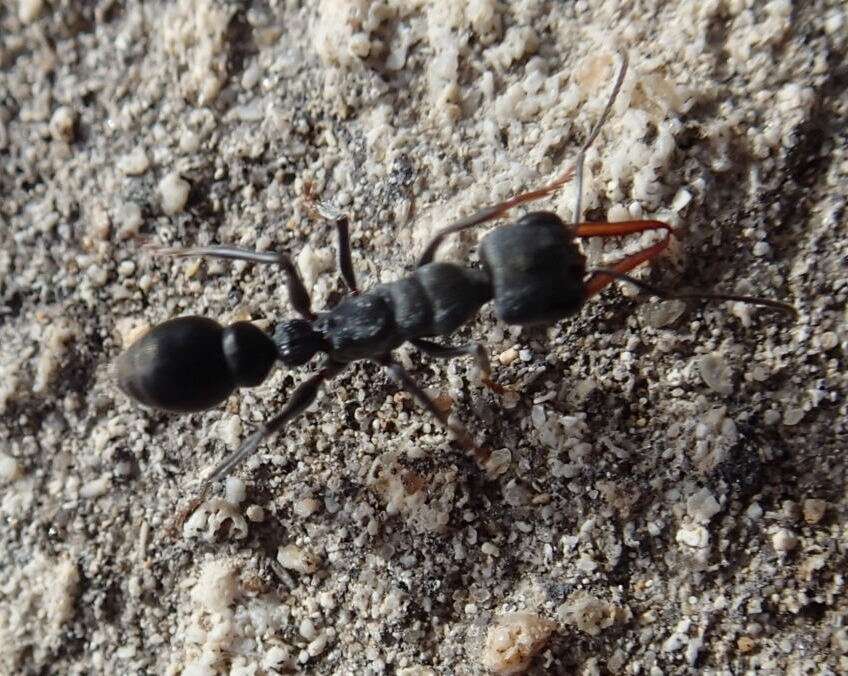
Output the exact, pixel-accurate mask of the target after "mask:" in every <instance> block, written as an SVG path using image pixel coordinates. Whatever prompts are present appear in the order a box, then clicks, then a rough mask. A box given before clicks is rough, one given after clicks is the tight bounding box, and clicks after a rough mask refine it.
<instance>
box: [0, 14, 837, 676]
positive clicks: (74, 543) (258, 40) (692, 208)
mask: <svg viewBox="0 0 848 676" xmlns="http://www.w3.org/2000/svg"><path fill="white" fill-rule="evenodd" d="M303 5H304V6H301V3H299V2H294V1H291V2H277V1H275V0H268V1H267V2H261V1H259V2H254V3H239V2H224V1H223V0H194V1H188V0H178V1H176V2H171V3H160V2H145V3H143V4H142V3H139V2H128V3H117V2H112V1H111V0H102V1H101V2H96V3H78V2H73V1H71V0H52V1H49V2H48V1H47V0H5V1H4V2H2V3H0V523H1V524H2V527H0V571H2V572H0V672H2V673H10V674H11V673H32V674H35V673H38V674H48V673H49V674H53V673H57V674H58V673H61V674H75V673H78V674H92V673H110V674H115V673H121V674H125V673H126V674H129V673H184V674H207V673H231V674H271V673H291V672H309V673H321V674H326V673H339V674H341V673H357V674H360V673H397V674H404V675H406V676H414V675H419V676H423V675H425V674H435V673H439V674H476V673H485V672H486V670H487V669H490V668H495V669H500V672H501V673H509V672H510V669H515V670H520V669H523V668H525V666H526V665H527V664H528V663H529V664H530V665H531V666H530V668H531V670H532V671H533V672H534V673H578V672H579V673H586V674H596V673H628V674H630V673H632V674H636V673H650V674H662V673H690V672H693V671H696V670H707V671H712V672H722V673H741V672H744V671H747V670H765V671H767V672H772V673H774V672H788V673H797V674H800V673H837V672H842V673H845V672H846V671H848V628H846V626H845V625H846V618H848V606H846V602H845V596H844V576H845V571H846V548H848V529H846V506H848V505H846V494H845V487H846V457H845V450H846V448H845V447H846V403H845V402H846V400H845V396H846V369H845V351H846V340H847V339H848V336H846V328H845V326H846V324H845V320H846V314H845V305H846V304H845V301H846V295H848V284H846V274H845V273H846V261H848V243H847V242H848V240H846V225H845V213H846V212H845V206H846V204H845V202H846V197H845V195H846V185H848V128H846V122H845V121H846V119H847V116H848V96H846V94H845V90H846V85H848V75H847V74H846V73H848V71H846V66H845V53H846V36H848V16H846V9H845V5H844V3H842V2H840V1H839V0H832V1H830V2H827V1H820V0H811V1H810V2H800V3H790V2H788V1H783V0H775V1H773V2H768V3H765V2H750V1H749V2H745V1H744V0H726V1H720V0H712V1H709V2H694V1H693V2H682V3H677V2H669V3H662V2H656V1H654V0H643V1H642V2H633V3H619V2H585V1H581V2H577V3H571V2H569V3H557V2H542V1H540V0H523V1H520V2H514V3H500V4H497V5H496V4H495V3H494V2H491V1H490V0H473V1H470V2H468V3H453V2H436V1H432V2H427V1H426V0H391V1H388V2H373V3H372V2H367V1H366V0H348V1H344V0H324V1H323V2H321V3H303ZM619 50H626V51H627V52H628V54H629V55H630V59H631V67H630V70H629V72H628V75H627V79H626V80H625V83H624V86H623V88H622V91H621V95H620V96H619V99H618V101H617V103H616V106H615V108H614V110H613V116H612V118H611V120H610V122H609V123H608V124H607V126H606V127H605V129H604V130H603V132H602V134H601V136H600V138H599V139H598V141H597V143H596V145H595V146H594V148H593V149H592V151H591V152H590V156H589V161H588V164H587V177H586V186H585V205H586V208H587V215H588V217H589V218H590V219H591V220H606V219H607V218H608V219H610V220H621V219H626V218H633V217H645V218H660V219H664V220H666V221H668V222H670V223H672V224H673V225H676V226H679V227H680V228H681V230H682V232H683V236H682V237H681V240H680V242H679V246H676V248H675V250H674V251H672V252H670V254H669V255H667V256H664V257H662V258H661V259H660V260H658V261H657V262H656V264H655V265H653V266H652V268H651V269H648V270H645V271H644V272H643V273H642V274H644V275H645V278H646V279H650V280H651V281H652V282H653V283H655V284H660V285H663V286H665V287H667V288H678V289H680V288H688V289H713V290H724V291H736V292H737V293H748V294H756V295H761V296H764V297H768V298H776V299H782V300H785V301H787V302H790V303H792V304H794V305H795V307H797V309H798V312H799V316H798V318H797V320H795V319H793V318H791V317H788V316H783V315H780V314H775V313H773V312H770V311H767V310H762V309H759V308H751V307H749V306H744V305H740V304H734V303H714V302H713V303H708V302H695V303H689V304H686V305H684V304H682V303H679V302H668V301H666V302H658V301H657V300H656V299H653V300H652V299H650V298H647V297H645V296H637V295H636V294H634V292H633V290H632V289H630V288H624V287H622V286H621V285H615V286H614V287H612V288H610V289H609V290H608V291H605V292H604V293H603V294H602V296H601V297H600V298H599V299H597V301H596V302H592V303H590V304H588V305H587V306H586V308H585V309H584V310H583V312H582V313H581V314H580V315H579V316H577V317H575V318H574V319H572V320H569V321H564V322H561V323H560V324H559V325H557V326H555V327H553V328H551V329H549V330H547V331H545V330H532V331H528V330H525V331H520V330H515V329H511V328H509V327H505V326H503V325H501V324H498V323H497V322H496V321H495V319H494V316H493V314H492V312H491V309H489V308H485V309H484V310H483V312H482V313H481V316H480V318H479V319H478V320H476V321H474V322H472V323H471V324H470V325H469V326H468V327H466V328H465V329H463V330H462V331H461V332H459V336H457V337H455V338H454V340H455V341H459V340H468V339H470V338H474V339H479V340H481V341H483V342H484V343H485V344H486V345H487V347H488V349H489V351H490V353H491V354H492V355H493V363H494V366H495V368H494V377H495V379H496V380H497V381H498V382H500V383H501V384H503V385H506V386H508V387H509V388H510V391H509V392H508V393H507V394H505V395H503V396H498V395H496V394H494V393H492V392H490V391H489V390H487V389H485V388H484V387H482V386H481V384H480V383H479V379H478V377H477V374H476V373H475V371H474V368H473V366H472V364H471V363H470V362H469V360H467V359H459V360H455V361H453V362H450V363H445V362H435V361H433V360H431V359H429V358H427V357H423V356H421V355H419V354H417V353H416V352H415V351H414V350H412V349H408V350H407V349H403V350H401V351H400V354H399V358H400V359H401V360H402V361H403V363H405V364H406V365H407V366H408V367H409V368H410V370H411V371H412V372H413V373H414V375H415V377H416V378H417V379H418V380H419V381H420V382H421V383H422V384H423V385H424V386H426V387H427V388H428V390H429V391H430V392H431V393H432V394H433V395H434V396H436V397H437V398H438V399H439V401H440V402H441V403H442V404H443V405H446V406H450V407H451V412H452V414H453V415H455V416H456V419H457V420H461V421H463V422H464V423H465V424H466V425H467V427H468V428H469V429H470V430H471V431H472V433H473V434H474V435H475V438H476V439H477V441H478V443H480V444H481V445H485V446H486V447H487V448H489V449H491V450H492V451H493V454H492V458H491V459H490V461H489V462H488V463H487V464H486V465H485V466H480V464H478V462H476V461H475V460H474V459H473V458H470V457H469V456H468V455H467V454H466V453H465V452H464V451H463V450H462V449H461V448H459V447H458V446H457V445H456V444H455V443H454V442H452V440H451V438H450V436H449V434H447V433H446V432H445V431H444V430H442V429H441V428H440V427H439V426H438V425H437V424H435V423H434V421H433V420H432V419H430V418H429V417H428V416H427V415H426V414H424V413H422V412H421V411H420V410H419V409H418V407H417V406H416V405H415V404H414V402H412V401H411V400H410V398H409V397H408V396H406V395H404V394H401V393H398V391H397V389H396V387H395V386H394V385H393V384H392V383H391V382H390V381H389V380H388V379H387V377H386V376H385V374H383V373H381V372H380V371H379V369H378V368H377V367H375V366H371V365H357V366H356V367H355V368H352V369H350V370H349V371H347V372H346V373H345V374H344V375H342V376H340V377H339V378H338V379H337V380H336V381H335V382H334V384H333V385H332V387H330V388H328V389H327V391H326V392H325V393H324V394H323V395H322V397H321V398H320V400H319V402H318V403H317V404H316V405H315V406H313V408H312V409H311V410H310V411H309V412H308V413H307V414H305V415H304V416H303V417H302V418H301V419H300V420H298V421H297V423H296V424H294V425H292V426H291V427H290V428H289V429H288V430H286V431H285V433H284V434H280V435H279V436H278V437H276V438H275V439H274V440H273V441H271V442H269V443H267V444H265V445H264V446H263V447H262V451H261V453H260V454H259V455H258V456H256V457H255V458H253V459H252V460H251V461H250V462H249V463H247V465H246V466H245V467H243V468H242V469H241V470H240V471H239V472H238V473H237V478H233V479H230V480H228V481H227V482H226V485H225V486H221V487H220V488H219V489H218V491H217V492H216V495H215V496H214V497H213V498H211V499H210V500H209V501H207V502H206V503H205V504H204V505H202V506H201V508H200V509H199V510H198V512H196V513H195V515H194V516H192V517H191V518H190V519H189V521H188V522H187V523H186V525H185V527H184V528H182V529H181V528H180V527H179V524H178V523H177V520H176V519H175V515H176V514H177V513H178V512H180V510H183V509H185V507H186V505H187V504H188V503H189V501H190V499H191V498H192V496H193V495H195V494H196V489H197V482H198V480H199V478H200V477H201V476H203V474H204V473H205V472H207V471H209V469H211V467H212V466H213V465H214V464H215V463H216V462H217V461H218V460H219V459H220V458H221V457H222V456H223V454H224V453H225V452H227V451H228V450H232V449H233V448H235V447H237V446H238V444H239V443H240V442H241V440H243V439H244V438H245V437H246V436H247V435H248V434H249V433H250V432H251V431H252V430H253V429H255V428H256V426H257V425H259V424H260V423H261V421H263V420H265V419H266V418H267V417H268V416H269V415H271V414H272V413H273V412H274V410H275V409H277V408H278V407H279V406H280V405H281V403H282V402H284V401H285V399H286V396H287V393H290V392H291V390H292V389H293V387H294V386H295V385H296V384H297V383H298V382H299V381H300V380H301V379H302V378H303V377H304V374H305V372H306V369H298V370H297V371H286V370H284V369H279V370H277V371H275V373H274V375H273V376H272V377H271V378H270V379H269V380H268V381H266V383H265V384H263V385H262V386H260V387H258V388H256V389H254V390H243V391H241V392H239V393H238V394H236V395H234V396H233V397H231V398H230V399H229V400H228V401H227V402H226V404H225V405H224V406H222V407H219V408H216V409H214V410H210V411H208V412H206V413H203V414H197V415H191V416H174V415H166V414H162V413H158V412H153V411H146V410H143V409H141V408H139V407H138V406H136V405H134V404H133V403H132V402H131V401H129V400H128V399H127V398H126V397H125V396H123V395H122V394H121V393H120V392H119V391H118V390H117V389H116V387H115V384H114V381H113V378H112V374H111V371H110V364H111V363H112V361H113V360H114V358H115V357H116V355H118V354H119V353H120V351H121V350H122V349H123V347H125V346H126V345H127V344H128V341H130V340H131V339H132V338H133V337H134V336H136V335H137V334H138V332H139V331H140V330H142V329H144V328H146V327H148V326H151V325H153V324H155V323H157V322H159V321H162V320H164V319H167V318H169V317H172V316H176V315H180V314H188V313H196V314H205V315H209V316H212V317H216V318H218V319H220V320H221V321H223V322H230V321H235V320H236V319H239V318H251V319H253V320H255V321H257V322H259V323H260V324H261V325H262V326H267V327H269V328H271V327H273V325H274V324H275V323H276V322H277V321H279V320H280V319H281V318H283V317H285V316H289V315H290V314H291V308H290V306H289V304H288V301H287V294H286V291H285V286H284V283H283V279H282V278H281V276H280V274H279V273H278V272H277V271H275V270H269V269H258V268H250V267H248V266H246V265H244V264H223V263H207V262H197V261H175V260H171V259H164V258H161V257H156V256H154V255H152V252H151V246H150V245H194V244H206V243H217V242H222V243H233V244H238V245H241V246H245V247H250V248H256V249H262V250H272V249H283V250H286V251H290V252H291V253H292V254H293V255H295V256H297V261H298V264H299V266H300V269H301V271H302V273H303V275H304V277H305V279H306V283H307V285H308V287H309V289H310V290H311V292H312V294H313V302H314V305H315V307H326V306H327V305H328V304H332V303H334V302H336V301H337V300H338V299H339V298H340V297H341V293H342V286H341V284H340V280H339V279H338V275H337V274H336V272H335V271H334V269H333V256H334V251H335V249H334V241H333V231H332V228H331V227H328V226H327V224H326V223H322V222H320V221H319V220H316V219H315V218H313V217H311V216H310V215H309V214H308V213H307V211H306V209H305V208H304V203H303V198H302V196H303V190H304V186H305V185H307V184H310V183H311V184H313V185H314V186H315V189H316V192H317V193H318V195H319V196H320V197H321V198H322V199H324V200H327V201H329V202H331V203H333V204H335V205H336V206H338V207H339V208H341V209H343V210H344V211H346V212H347V213H349V214H350V216H351V218H352V223H353V225H352V240H353V246H354V248H355V254H354V263H355V265H356V268H357V271H358V273H359V276H360V279H361V280H362V281H363V285H364V286H367V285H370V284H373V283H376V282H378V281H385V280H391V279H396V278H398V277H399V276H401V275H403V274H404V272H405V271H407V270H408V269H409V267H410V265H411V264H412V263H413V261H414V256H415V254H416V253H418V252H420V251H421V250H422V248H423V246H424V243H425V242H426V240H427V238H428V236H429V235H430V234H431V233H432V232H433V230H434V228H437V227H439V226H442V225H445V224H447V223H449V222H450V221H452V220H454V219H456V218H458V217H461V216H462V215H465V214H468V213H470V212H471V211H473V210H474V209H476V208H479V207H481V206H483V205H486V204H490V203H492V202H493V201H496V200H499V199H503V198H506V197H507V196H510V195H512V194H515V193H517V192H519V191H521V190H525V189H528V188H531V187H536V186H539V185H540V184H541V183H542V182H544V180H545V179H550V178H551V177H553V176H554V175H556V174H557V173H558V172H559V171H562V169H563V168H565V167H566V166H568V163H569V162H570V161H571V160H572V159H573V157H574V155H575V153H576V149H577V148H578V147H579V144H580V142H581V140H582V139H583V138H585V135H586V133H587V131H588V129H589V128H590V126H591V124H592V123H593V122H594V121H595V120H596V119H597V117H598V115H599V113H600V110H601V109H602V107H603V105H604V104H605V102H606V96H607V92H608V91H609V86H610V81H611V79H612V75H613V72H614V68H615V64H616V63H617V62H618V61H617V57H616V52H617V51H619ZM573 200H574V192H573V187H571V186H566V187H565V188H563V189H562V190H561V191H560V192H559V193H557V195H555V196H553V197H551V198H549V199H546V200H545V201H543V202H542V203H540V205H539V207H540V208H544V209H549V210H554V211H556V212H558V213H560V214H562V215H563V216H564V217H567V216H568V215H569V214H570V213H571V209H572V204H573ZM483 232H485V228H484V229H482V231H481V232H480V233H470V234H468V235H467V236H464V237H460V238H456V241H453V242H451V244H450V246H447V247H446V248H445V252H444V254H445V256H446V257H450V258H453V259H455V260H460V261H465V262H467V263H468V264H470V265H474V264H476V262H477V256H476V253H475V251H476V246H475V245H476V242H477V239H478V237H479V236H480V235H482V233H483ZM646 241H647V239H646V240H645V241H638V240H634V241H629V240H627V241H624V242H610V243H608V244H604V245H603V246H600V245H597V244H596V243H592V244H591V245H589V246H588V247H587V249H586V251H587V254H588V255H589V257H590V259H591V260H592V261H597V260H611V259H614V258H615V257H616V255H618V256H620V255H621V254H622V252H628V251H633V250H635V249H637V248H639V247H640V246H644V245H645V242H646ZM516 612H520V613H524V614H519V615H516V614H514V613H516ZM530 660H532V661H531V662H528V661H530Z"/></svg>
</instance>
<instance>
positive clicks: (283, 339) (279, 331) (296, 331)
mask: <svg viewBox="0 0 848 676" xmlns="http://www.w3.org/2000/svg"><path fill="white" fill-rule="evenodd" d="M274 342H275V343H276V344H277V351H278V353H279V355H278V356H279V359H280V361H281V362H283V363H284V364H285V365H286V366H302V365H303V364H305V363H306V362H308V361H309V360H310V359H312V356H313V355H314V354H316V353H317V352H326V351H327V350H328V347H329V346H328V345H327V341H326V339H325V338H324V336H322V335H321V334H320V333H318V332H317V331H316V330H315V329H314V328H312V324H311V323H310V322H308V321H306V320H305V319H287V320H286V321H284V322H281V323H280V324H277V328H276V330H275V331H274Z"/></svg>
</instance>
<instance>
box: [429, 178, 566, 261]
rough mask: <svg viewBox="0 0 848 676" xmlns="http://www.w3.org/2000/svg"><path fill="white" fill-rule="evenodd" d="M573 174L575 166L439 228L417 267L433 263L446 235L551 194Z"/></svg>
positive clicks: (489, 219)
mask: <svg viewBox="0 0 848 676" xmlns="http://www.w3.org/2000/svg"><path fill="white" fill-rule="evenodd" d="M573 176H574V167H569V168H568V169H566V170H565V171H564V172H563V173H562V175H560V176H559V177H558V178H557V179H555V180H554V181H553V182H552V183H549V184H548V185H546V186H545V187H543V188H539V189H538V190H531V191H529V192H525V193H522V194H520V195H516V196H515V197H513V198H511V199H508V200H506V201H505V202H499V203H498V204H495V205H494V206H491V207H486V208H485V209H481V210H480V211H478V212H476V213H474V214H471V216H468V217H467V218H463V219H462V220H460V221H457V222H456V223H452V224H451V225H449V226H447V227H446V228H443V229H442V230H439V232H437V233H436V234H435V235H433V239H431V240H430V243H429V244H427V248H426V249H424V253H423V254H421V258H419V259H418V265H417V266H416V267H419V268H420V267H421V266H422V265H427V263H431V262H432V261H433V257H434V256H435V255H436V251H437V250H438V248H439V246H440V245H441V243H442V242H443V241H444V239H445V237H447V236H449V235H453V234H454V233H457V232H461V231H462V230H467V229H468V228H473V227H475V226H477V225H482V224H483V223H486V222H488V221H492V220H494V219H496V218H498V217H500V216H502V215H503V214H505V213H506V212H507V211H509V210H510V209H512V208H513V207H517V206H518V205H519V204H524V203H526V202H532V201H534V200H538V199H541V198H542V197H545V196H546V195H549V194H551V193H552V192H553V191H554V190H557V189H558V188H560V187H562V186H563V185H565V184H566V183H568V182H569V181H570V180H571V179H572V177H573Z"/></svg>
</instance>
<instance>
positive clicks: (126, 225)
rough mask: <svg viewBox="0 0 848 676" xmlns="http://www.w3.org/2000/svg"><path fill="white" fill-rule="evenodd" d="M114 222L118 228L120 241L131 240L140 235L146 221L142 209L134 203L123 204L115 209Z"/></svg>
mask: <svg viewBox="0 0 848 676" xmlns="http://www.w3.org/2000/svg"><path fill="white" fill-rule="evenodd" d="M114 221H115V224H116V225H117V226H118V233H117V235H118V239H119V240H124V239H130V238H131V237H134V236H135V235H137V234H138V231H139V229H140V228H141V225H142V223H143V222H144V219H143V218H142V215H141V207H140V206H138V204H135V203H134V202H122V203H121V204H119V205H118V206H117V207H116V208H115V213H114Z"/></svg>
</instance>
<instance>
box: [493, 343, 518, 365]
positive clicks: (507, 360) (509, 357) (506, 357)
mask: <svg viewBox="0 0 848 676" xmlns="http://www.w3.org/2000/svg"><path fill="white" fill-rule="evenodd" d="M516 359H518V350H516V349H515V348H514V347H511V348H509V349H508V350H504V351H503V352H501V353H500V354H499V355H498V361H499V362H500V363H501V364H503V365H504V366H509V365H510V364H511V363H512V362H514V361H515V360H516Z"/></svg>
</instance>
